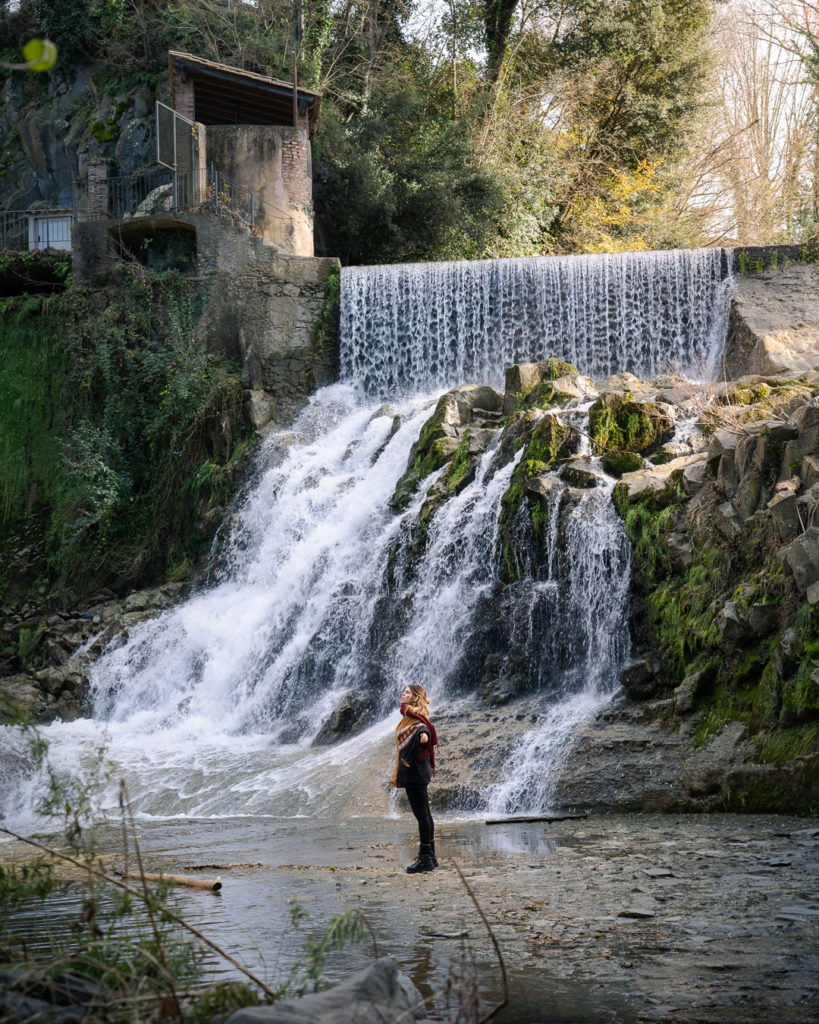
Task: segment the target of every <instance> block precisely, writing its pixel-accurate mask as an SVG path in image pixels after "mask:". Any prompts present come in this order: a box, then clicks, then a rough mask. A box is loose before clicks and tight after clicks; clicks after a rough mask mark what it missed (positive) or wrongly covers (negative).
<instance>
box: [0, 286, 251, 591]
mask: <svg viewBox="0 0 819 1024" xmlns="http://www.w3.org/2000/svg"><path fill="white" fill-rule="evenodd" d="M204 300H205V294H204V293H203V292H202V291H201V290H199V289H198V288H197V287H196V286H195V285H192V284H191V283H189V282H188V281H186V280H185V279H184V278H182V277H180V276H179V275H177V274H173V273H166V274H151V273H148V272H144V271H140V272H139V273H138V274H137V275H136V276H133V275H132V276H130V277H127V278H126V279H125V280H124V281H122V282H121V283H120V284H119V285H117V286H116V287H112V288H111V289H110V290H107V289H103V290H99V291H95V292H90V291H81V290H71V291H69V292H66V293H65V294H63V295H59V296H50V297H48V298H40V297H37V296H32V297H23V298H16V299H8V300H6V301H5V302H4V303H3V318H2V326H0V353H1V355H0V358H2V362H3V366H4V374H3V379H2V382H0V452H2V458H0V545H2V547H3V549H4V550H5V551H6V553H9V552H10V551H12V550H13V549H14V548H15V546H20V545H23V544H25V543H26V542H27V539H28V541H32V540H33V542H34V543H35V545H36V547H37V548H38V550H37V552H36V557H32V558H31V559H30V562H31V564H32V565H36V567H37V570H38V571H39V576H38V577H37V578H36V579H28V580H27V581H21V580H20V579H19V578H17V577H16V576H9V577H7V578H3V579H2V580H0V586H2V589H3V590H6V591H7V590H8V588H9V587H11V589H12V590H14V591H15V593H16V596H17V597H18V598H23V597H25V596H26V595H25V593H20V592H19V591H20V587H21V584H27V585H34V586H37V587H40V588H42V587H43V586H45V587H46V589H48V587H53V593H54V594H55V595H57V594H59V592H60V590H61V589H63V588H70V591H71V596H72V598H73V599H76V598H77V597H78V596H81V595H82V594H84V593H88V592H89V591H92V590H93V589H94V588H95V587H99V586H101V585H106V586H114V587H121V586H125V585H137V584H139V583H142V582H145V581H147V580H153V579H156V578H158V577H161V576H163V575H164V576H166V577H169V576H172V575H173V574H174V573H177V578H178V572H179V570H180V567H184V566H185V565H189V564H190V562H191V561H192V560H193V559H194V558H195V557H196V555H197V554H198V552H199V551H200V550H201V549H202V545H203V544H204V543H206V541H207V537H206V536H205V535H203V533H202V532H201V530H199V529H198V524H199V522H200V520H201V517H202V515H203V514H204V513H205V512H206V511H207V510H208V509H209V508H211V507H213V506H214V505H220V504H224V503H225V501H226V500H227V498H228V497H229V495H230V493H231V491H232V489H233V488H234V486H235V485H236V483H237V482H238V477H239V473H240V470H241V463H242V459H243V457H244V456H245V454H246V452H247V451H248V448H249V445H250V430H249V427H248V424H247V423H246V421H245V417H244V412H243V389H242V386H241V384H240V381H239V378H238V371H237V370H236V369H235V368H233V367H231V366H230V365H228V364H227V363H225V362H224V360H222V359H221V358H219V357H217V356H215V355H213V354H212V353H209V352H206V351H204V349H203V348H202V347H201V346H200V345H199V344H198V342H197V340H196V337H195V331H196V323H197V319H198V315H199V312H200V310H201V306H202V303H203V301H204ZM3 563H4V573H6V572H10V568H9V567H10V564H11V560H10V559H8V558H6V559H4V560H3Z"/></svg>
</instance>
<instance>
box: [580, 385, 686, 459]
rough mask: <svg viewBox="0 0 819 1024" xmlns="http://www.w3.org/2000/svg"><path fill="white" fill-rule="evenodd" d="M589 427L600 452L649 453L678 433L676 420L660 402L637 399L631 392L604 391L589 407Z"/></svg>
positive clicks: (598, 452) (596, 449)
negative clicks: (674, 420)
mask: <svg viewBox="0 0 819 1024" xmlns="http://www.w3.org/2000/svg"><path fill="white" fill-rule="evenodd" d="M589 429H590V432H591V435H592V439H593V441H594V446H595V451H596V453H597V454H601V453H603V452H606V451H610V452H611V451H616V452H619V451H630V452H639V453H642V454H646V453H648V452H650V451H652V450H653V449H654V448H657V447H659V445H661V444H662V443H663V442H664V441H667V440H668V439H669V438H670V437H671V436H672V435H673V433H674V425H673V422H672V421H671V419H670V418H669V417H668V416H667V415H666V414H665V413H664V412H663V411H662V410H661V409H660V407H659V406H658V405H657V404H656V402H636V401H635V400H634V398H633V397H632V396H631V395H630V394H628V393H626V394H624V395H616V394H606V395H601V396H600V398H598V399H597V401H596V402H595V403H594V404H593V405H592V407H591V409H589Z"/></svg>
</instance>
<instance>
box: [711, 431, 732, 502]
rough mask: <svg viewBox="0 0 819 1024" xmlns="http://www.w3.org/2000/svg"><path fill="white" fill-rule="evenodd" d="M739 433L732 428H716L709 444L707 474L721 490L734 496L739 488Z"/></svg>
mask: <svg viewBox="0 0 819 1024" xmlns="http://www.w3.org/2000/svg"><path fill="white" fill-rule="evenodd" d="M736 448H737V435H736V432H735V431H732V430H715V431H714V434H713V435H712V437H711V442H710V444H709V445H708V454H707V459H706V463H705V475H706V476H707V477H709V478H710V479H712V480H713V481H714V482H715V483H716V484H717V486H718V487H719V488H721V490H722V491H723V492H724V493H725V494H726V495H728V496H729V497H733V495H734V494H736V490H737V484H738V482H739V481H738V480H737V474H736V467H735V465H734V458H735V455H736Z"/></svg>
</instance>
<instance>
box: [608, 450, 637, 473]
mask: <svg viewBox="0 0 819 1024" xmlns="http://www.w3.org/2000/svg"><path fill="white" fill-rule="evenodd" d="M602 462H603V469H604V470H605V471H606V472H607V473H608V474H609V476H616V477H621V476H622V475H623V473H634V472H635V471H636V470H638V469H642V468H643V457H642V455H639V454H638V453H637V452H606V454H605V455H604V456H603V460H602Z"/></svg>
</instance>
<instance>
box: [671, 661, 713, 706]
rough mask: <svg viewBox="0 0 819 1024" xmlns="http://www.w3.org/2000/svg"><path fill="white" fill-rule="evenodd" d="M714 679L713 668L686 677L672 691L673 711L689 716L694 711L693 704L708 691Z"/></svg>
mask: <svg viewBox="0 0 819 1024" xmlns="http://www.w3.org/2000/svg"><path fill="white" fill-rule="evenodd" d="M715 677H716V670H715V669H714V668H713V667H711V668H707V669H702V670H701V671H699V672H693V673H692V674H691V675H690V676H686V677H685V679H683V681H682V682H681V683H680V685H679V686H678V687H677V688H676V689H675V690H674V710H675V711H676V712H677V714H678V715H687V714H690V713H691V712H692V711H693V710H694V702H695V700H696V699H697V697H700V696H702V695H703V694H705V693H706V692H707V691H708V690H709V689H710V687H711V685H712V684H713V682H714V679H715Z"/></svg>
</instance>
